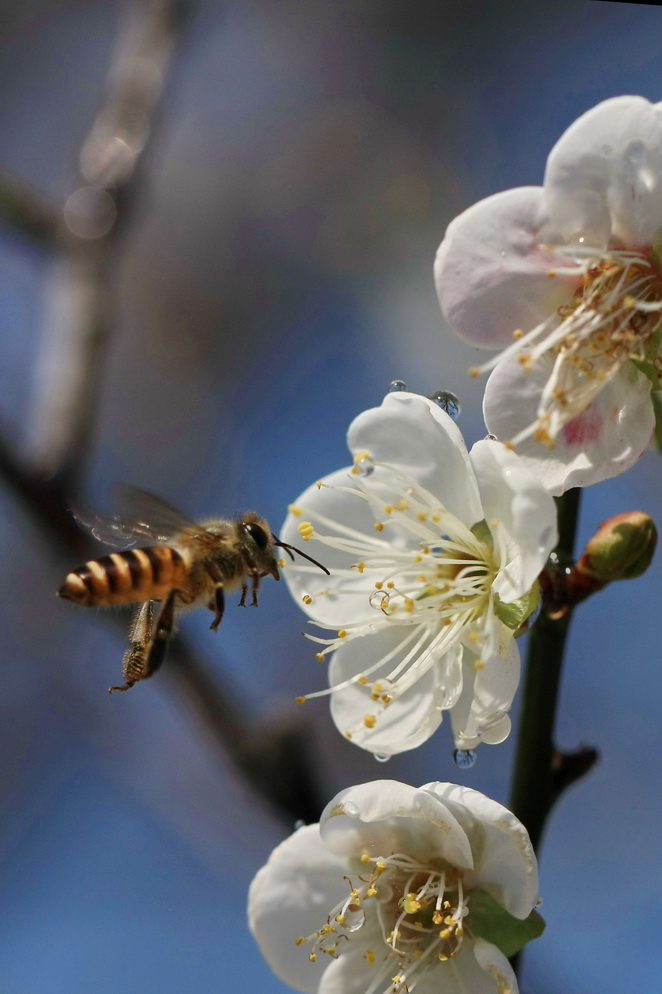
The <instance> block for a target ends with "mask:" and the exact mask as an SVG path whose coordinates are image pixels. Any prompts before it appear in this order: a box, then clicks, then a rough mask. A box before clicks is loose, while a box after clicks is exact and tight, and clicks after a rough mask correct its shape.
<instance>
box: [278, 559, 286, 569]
mask: <svg viewBox="0 0 662 994" xmlns="http://www.w3.org/2000/svg"><path fill="white" fill-rule="evenodd" d="M278 565H279V566H280V568H281V569H284V568H285V567H286V566H287V563H286V562H285V560H284V559H279V560H278Z"/></svg>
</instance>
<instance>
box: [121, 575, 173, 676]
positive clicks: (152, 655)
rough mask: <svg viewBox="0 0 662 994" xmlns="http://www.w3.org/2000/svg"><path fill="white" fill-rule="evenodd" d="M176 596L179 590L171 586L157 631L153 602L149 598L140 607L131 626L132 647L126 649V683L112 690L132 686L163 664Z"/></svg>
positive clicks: (160, 614) (170, 633)
mask: <svg viewBox="0 0 662 994" xmlns="http://www.w3.org/2000/svg"><path fill="white" fill-rule="evenodd" d="M176 597H177V591H176V590H171V591H170V593H169V594H168V596H167V598H166V599H165V601H164V603H163V607H162V608H161V611H160V612H159V615H158V618H157V620H156V627H155V629H154V634H152V624H153V620H154V602H153V601H148V602H147V603H146V604H143V605H141V607H140V608H139V609H138V612H137V614H136V616H135V618H134V621H133V624H132V627H131V636H130V637H131V648H130V649H127V651H126V652H125V653H124V680H125V684H124V686H123V687H110V688H109V692H110V693H112V692H113V691H114V690H122V691H124V690H130V689H131V687H133V685H134V684H135V683H137V682H138V681H139V680H146V679H147V678H148V677H150V676H152V674H153V673H156V671H157V670H158V668H159V667H160V666H161V664H162V663H163V660H164V659H165V654H166V649H167V646H168V640H169V639H170V637H171V635H172V631H173V627H174V622H175V600H176Z"/></svg>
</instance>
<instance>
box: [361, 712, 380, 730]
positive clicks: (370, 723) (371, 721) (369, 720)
mask: <svg viewBox="0 0 662 994" xmlns="http://www.w3.org/2000/svg"><path fill="white" fill-rule="evenodd" d="M363 724H364V725H365V727H366V728H374V727H375V725H376V724H377V718H376V716H375V715H374V714H366V715H365V716H364V718H363Z"/></svg>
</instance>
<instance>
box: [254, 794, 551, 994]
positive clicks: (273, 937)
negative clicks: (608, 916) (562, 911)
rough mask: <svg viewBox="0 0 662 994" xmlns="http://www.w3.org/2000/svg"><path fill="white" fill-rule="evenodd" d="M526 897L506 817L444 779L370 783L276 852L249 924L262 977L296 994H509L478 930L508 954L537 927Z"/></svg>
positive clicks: (530, 858) (519, 834)
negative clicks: (269, 975)
mask: <svg viewBox="0 0 662 994" xmlns="http://www.w3.org/2000/svg"><path fill="white" fill-rule="evenodd" d="M538 903H539V900H538V868H537V863H536V857H535V855H534V852H533V849H532V847H531V843H530V840H529V836H528V834H527V831H526V829H525V828H524V826H523V825H522V824H521V822H519V821H518V820H517V818H516V817H515V816H514V815H513V814H511V812H510V811H508V810H507V809H506V808H504V807H502V805H501V804H498V803H497V802H496V801H492V800H490V799H489V798H487V797H485V796H484V795H483V794H480V793H479V792H478V791H476V790H471V789H469V788H467V787H460V786H457V785H456V784H451V783H429V784H426V785H424V786H423V787H420V788H415V787H410V786H409V785H407V784H403V783H398V782H396V781H394V780H380V781H376V782H374V783H366V784H361V785H359V786H356V787H349V788H348V789H346V790H343V791H341V792H340V793H339V794H338V795H337V796H336V797H335V798H334V799H333V800H332V801H331V803H330V804H328V805H327V807H326V808H325V810H324V812H323V814H322V817H321V819H320V824H319V825H308V826H306V827H304V828H300V829H298V831H296V832H295V833H294V835H292V836H290V838H289V839H287V840H286V841H285V842H283V843H282V844H281V845H280V846H278V848H277V849H275V850H274V852H273V853H272V854H271V857H270V859H269V862H268V863H267V864H266V866H264V867H263V868H262V869H261V870H260V871H259V872H258V874H257V876H256V877H255V879H254V880H253V883H252V884H251V888H250V892H249V897H248V918H249V924H250V928H251V931H252V932H253V935H254V936H255V938H256V940H257V943H258V945H259V947H260V950H261V952H262V954H263V956H264V957H265V959H266V960H267V962H268V964H269V966H270V967H271V969H272V970H273V971H274V973H276V974H277V976H278V977H280V979H281V980H283V981H284V983H286V984H288V985H289V986H290V987H293V988H294V989H295V990H298V991H305V992H308V994H413V992H415V994H468V992H470V994H517V990H518V987H517V980H516V979H515V974H514V973H513V970H512V968H511V967H510V964H509V963H508V959H507V958H506V955H504V951H502V949H501V948H498V947H497V945H494V944H493V942H492V941H487V938H486V936H488V935H489V936H491V937H492V938H493V939H494V940H495V941H499V940H498V939H497V932H496V930H495V929H494V923H495V921H499V923H500V925H501V928H500V935H501V936H503V935H505V934H506V933H507V932H509V936H510V937H509V940H508V942H507V943H504V942H503V941H500V942H499V945H500V946H501V947H506V948H505V952H506V953H507V955H512V953H513V952H514V951H515V950H516V949H517V948H521V946H522V945H523V944H524V943H525V942H526V941H528V940H529V939H531V938H535V937H536V936H537V935H539V934H540V932H541V931H542V927H543V923H542V920H541V919H540V918H539V916H538V917H537V920H536V924H534V925H531V919H532V918H533V919H535V918H536V916H535V915H531V912H532V910H533V909H534V908H535V907H536V905H537V904H538ZM525 920H527V921H526V924H525ZM490 925H491V926H492V927H490ZM504 925H505V928H504ZM513 937H514V942H513Z"/></svg>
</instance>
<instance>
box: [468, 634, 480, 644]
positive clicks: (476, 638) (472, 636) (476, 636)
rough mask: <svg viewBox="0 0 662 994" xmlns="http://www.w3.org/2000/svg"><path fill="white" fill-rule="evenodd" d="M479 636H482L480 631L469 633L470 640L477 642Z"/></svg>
mask: <svg viewBox="0 0 662 994" xmlns="http://www.w3.org/2000/svg"><path fill="white" fill-rule="evenodd" d="M479 638H480V635H479V634H478V632H470V633H469V641H470V642H477V641H478V639H479Z"/></svg>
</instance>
